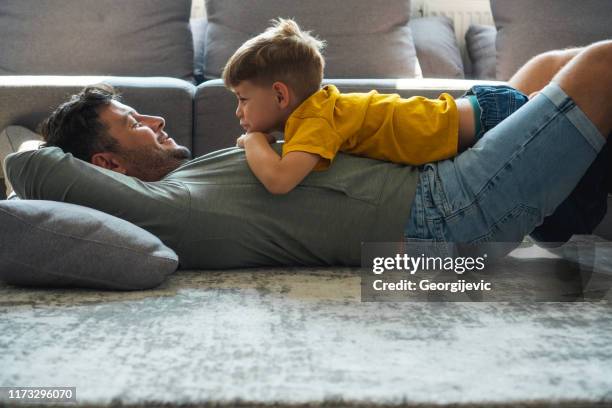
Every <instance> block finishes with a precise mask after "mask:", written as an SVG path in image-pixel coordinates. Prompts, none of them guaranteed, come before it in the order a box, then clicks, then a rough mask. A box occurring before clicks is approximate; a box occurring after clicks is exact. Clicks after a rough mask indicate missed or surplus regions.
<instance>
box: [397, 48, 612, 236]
mask: <svg viewBox="0 0 612 408" xmlns="http://www.w3.org/2000/svg"><path fill="white" fill-rule="evenodd" d="M610 66H612V42H606V43H598V44H595V45H593V46H590V47H588V48H587V49H586V50H585V51H583V52H582V53H580V54H579V55H578V56H576V57H575V58H573V59H572V60H571V61H570V62H569V63H568V64H567V65H566V66H565V67H563V69H562V70H561V71H560V72H559V74H557V75H556V76H555V82H554V83H553V84H550V85H548V86H547V87H545V88H544V89H543V90H542V92H541V94H540V95H539V96H537V97H536V98H534V99H533V100H531V101H529V102H528V103H527V104H525V105H524V106H523V107H521V108H520V109H519V110H518V111H517V112H515V113H514V114H512V115H510V116H509V117H508V118H507V119H505V120H504V121H502V122H501V123H500V124H499V125H498V126H496V127H495V128H493V129H492V130H490V131H489V132H488V133H487V136H486V137H484V138H482V139H481V140H480V142H479V143H478V144H477V145H476V146H474V147H473V148H471V149H468V150H466V151H465V152H463V153H461V154H460V155H458V156H457V157H455V158H453V159H449V160H443V161H440V162H437V163H432V164H428V165H425V167H424V169H423V172H422V173H421V174H422V177H421V183H420V184H419V185H422V186H423V187H422V188H423V194H424V197H425V199H424V202H428V203H430V204H429V205H428V206H426V207H423V208H424V211H425V213H424V215H422V216H419V217H416V218H414V217H413V218H414V219H416V220H417V221H419V220H423V221H424V223H425V224H424V225H425V226H426V227H427V228H426V231H428V234H421V235H423V237H424V238H427V236H426V235H429V236H430V237H431V239H433V240H445V241H450V242H456V243H471V244H480V243H484V242H520V241H521V240H522V239H523V237H524V236H525V235H526V234H528V233H529V232H531V231H533V229H534V228H535V227H536V226H537V225H539V224H541V223H542V220H543V219H544V217H546V216H548V215H551V214H552V213H553V212H554V210H555V209H556V208H557V207H558V206H559V204H560V203H561V202H563V200H565V199H566V198H567V197H568V196H569V195H570V193H571V192H572V190H573V189H574V188H575V187H576V186H577V185H578V183H579V181H580V179H581V177H583V175H584V174H585V173H587V170H588V169H589V167H590V166H591V163H593V161H594V160H595V158H596V157H597V154H598V153H599V152H600V151H601V150H602V149H603V147H604V145H605V142H606V138H607V135H608V134H609V133H610V129H612V106H611V105H610V104H609V100H610V99H611V98H612V76H611V75H609V73H608V69H609V67H610ZM589 98H591V99H592V100H590V99H589ZM413 218H411V222H412V219H413ZM413 229H414V228H413V226H412V224H409V225H408V227H407V233H406V235H407V236H408V237H411V236H413V235H412V232H413V231H412V230H413ZM414 236H415V237H416V238H418V236H416V235H414Z"/></svg>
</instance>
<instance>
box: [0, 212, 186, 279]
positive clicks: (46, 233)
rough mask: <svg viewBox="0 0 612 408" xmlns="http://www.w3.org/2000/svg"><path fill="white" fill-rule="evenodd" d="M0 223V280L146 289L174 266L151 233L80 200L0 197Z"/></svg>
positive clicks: (170, 255)
mask: <svg viewBox="0 0 612 408" xmlns="http://www.w3.org/2000/svg"><path fill="white" fill-rule="evenodd" d="M0 225H1V226H2V227H1V228H0V242H2V245H1V246H0V280H3V281H5V282H7V283H9V284H13V285H25V286H42V287H81V288H94V289H111V290H137V289H148V288H153V287H155V286H158V285H159V284H160V283H161V282H163V281H164V280H165V279H166V277H167V276H168V275H169V274H171V273H173V272H174V271H175V270H176V268H177V266H178V257H177V255H176V254H175V253H174V251H172V250H171V249H170V248H168V247H166V246H165V245H164V244H163V243H162V242H161V241H160V240H159V239H158V238H157V237H155V236H154V235H153V234H151V233H149V232H147V231H145V230H143V229H142V228H140V227H137V226H135V225H133V224H131V223H129V222H127V221H124V220H122V219H120V218H117V217H114V216H112V215H109V214H106V213H103V212H101V211H98V210H94V209H91V208H87V207H82V206H79V205H74V204H67V203H60V202H55V201H43V200H10V201H0Z"/></svg>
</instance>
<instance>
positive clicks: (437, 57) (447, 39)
mask: <svg viewBox="0 0 612 408" xmlns="http://www.w3.org/2000/svg"><path fill="white" fill-rule="evenodd" d="M410 28H411V29H412V35H413V36H414V44H415V46H416V52H417V57H418V58H419V64H420V66H421V70H422V71H423V76H424V77H425V78H464V72H463V62H462V61H461V52H460V51H459V45H458V44H457V39H456V38H455V27H454V24H453V20H451V19H450V18H448V17H445V16H436V17H423V18H417V19H414V20H411V21H410Z"/></svg>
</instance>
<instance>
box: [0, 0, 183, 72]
mask: <svg viewBox="0 0 612 408" xmlns="http://www.w3.org/2000/svg"><path fill="white" fill-rule="evenodd" d="M190 13H191V1H190V0H172V1H167V0H139V1H124V0H2V1H0V27H1V28H0V33H1V35H0V37H1V38H2V41H0V75H115V76H168V77H175V78H181V79H185V80H188V81H193V43H192V38H191V30H190V29H189V16H190Z"/></svg>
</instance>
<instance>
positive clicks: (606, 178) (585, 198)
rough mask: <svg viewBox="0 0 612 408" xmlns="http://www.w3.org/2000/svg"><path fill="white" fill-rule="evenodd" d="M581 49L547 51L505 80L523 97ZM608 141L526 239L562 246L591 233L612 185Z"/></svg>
mask: <svg viewBox="0 0 612 408" xmlns="http://www.w3.org/2000/svg"><path fill="white" fill-rule="evenodd" d="M584 49H585V48H572V49H567V50H559V51H549V52H546V53H543V54H540V55H538V56H535V57H534V58H532V59H531V60H529V61H528V62H527V63H526V64H525V65H524V66H523V67H521V68H520V69H519V70H518V71H517V72H516V74H514V75H513V76H512V78H510V80H509V81H508V83H509V85H510V86H512V87H513V88H516V89H518V90H520V91H521V92H523V93H525V94H532V93H534V92H538V91H540V89H541V88H543V87H544V86H545V85H546V84H548V82H550V80H552V79H553V77H554V76H555V75H556V74H557V73H558V72H559V71H560V70H561V69H562V68H563V67H564V66H565V65H567V63H569V62H570V61H571V60H572V59H573V58H574V57H576V56H577V55H578V54H579V53H580V52H581V51H584ZM610 143H611V142H610V141H608V142H607V143H606V146H605V147H604V149H602V151H601V152H600V153H599V154H598V156H597V158H596V159H595V161H594V162H593V164H592V165H591V166H590V167H589V169H588V170H587V172H586V173H585V175H584V176H583V177H582V179H581V180H580V182H579V184H578V185H577V186H576V188H575V189H574V190H573V191H572V192H571V194H570V195H569V196H568V197H567V198H566V199H565V200H564V201H563V202H562V203H561V204H560V205H559V206H558V207H557V208H556V209H555V212H554V213H553V214H551V215H550V216H548V217H545V218H544V221H543V222H542V224H541V225H539V226H538V227H536V228H535V229H534V230H533V231H532V232H531V234H530V236H531V237H532V238H533V239H535V240H536V241H539V242H555V243H563V242H566V241H568V240H569V239H570V238H571V237H572V235H574V234H591V233H592V232H593V230H594V229H595V227H597V225H598V224H599V223H600V222H601V220H602V219H603V217H604V216H605V214H606V212H607V208H608V206H607V196H608V192H609V191H610V188H609V187H610V186H611V185H612V147H610Z"/></svg>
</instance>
